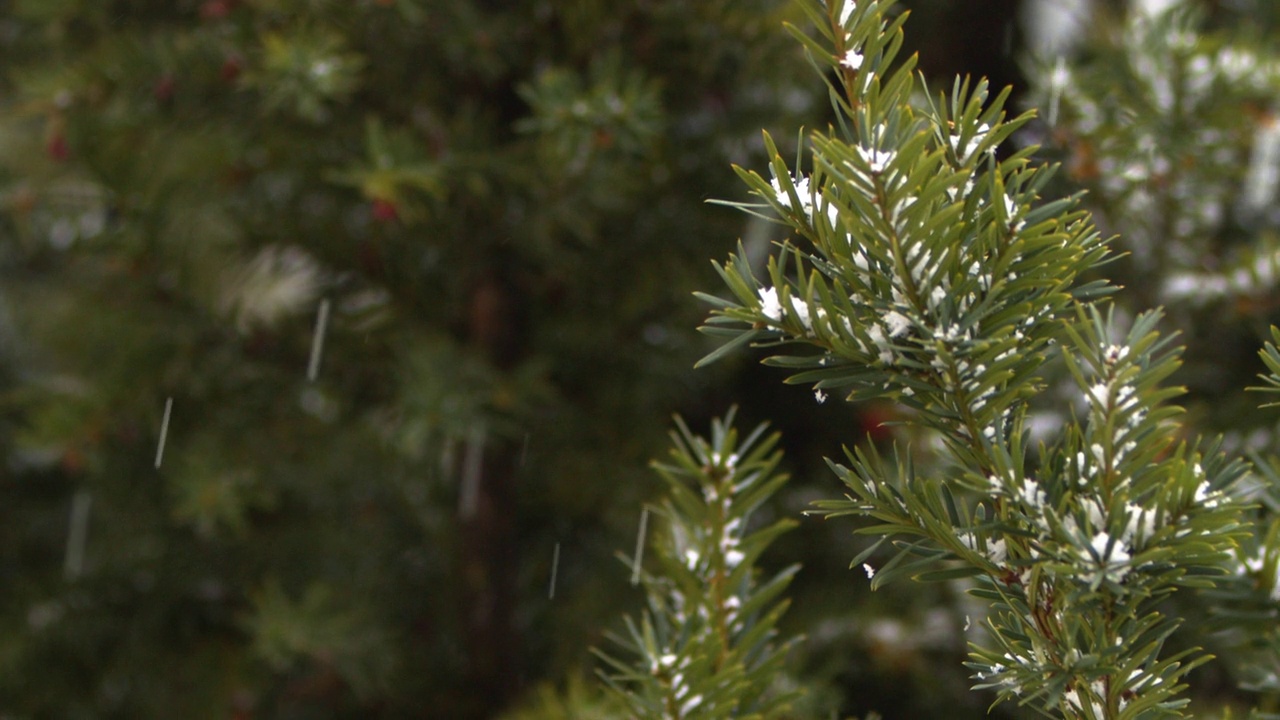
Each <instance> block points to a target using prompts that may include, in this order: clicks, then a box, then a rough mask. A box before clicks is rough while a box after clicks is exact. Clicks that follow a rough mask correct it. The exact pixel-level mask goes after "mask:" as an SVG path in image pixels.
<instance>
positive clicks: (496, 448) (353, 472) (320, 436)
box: [0, 0, 1277, 720]
mask: <svg viewBox="0 0 1280 720" xmlns="http://www.w3.org/2000/svg"><path fill="white" fill-rule="evenodd" d="M1052 5H1057V6H1058V7H1057V10H1059V11H1060V10H1061V9H1062V6H1067V5H1070V6H1072V7H1075V8H1077V9H1078V10H1079V12H1080V13H1082V14H1083V13H1085V10H1086V9H1087V6H1089V3H1084V2H1080V3H1074V4H1073V3H1047V4H1046V3H1038V2H1021V1H1019V0H950V1H947V0H914V1H913V2H904V3H902V6H903V7H907V8H911V9H912V11H913V18H912V20H911V22H910V23H909V25H908V34H907V37H908V44H909V45H910V46H911V48H912V49H913V50H915V51H918V52H919V53H920V57H921V68H922V70H923V72H924V73H925V74H926V75H927V76H928V77H930V78H931V79H932V80H933V81H934V82H937V83H939V85H938V87H949V85H950V82H951V79H952V78H953V77H955V76H956V75H957V74H962V75H963V74H971V75H975V76H987V77H990V78H991V79H992V82H993V84H994V85H995V86H996V87H1003V86H1005V85H1010V84H1012V85H1014V86H1015V88H1016V90H1015V103H1021V102H1023V99H1024V98H1025V97H1026V90H1027V88H1028V87H1030V86H1031V85H1032V84H1033V81H1034V77H1028V76H1031V75H1034V73H1035V71H1036V70H1035V69H1036V68H1037V67H1038V66H1037V65H1036V64H1035V63H1034V62H1031V61H1030V56H1031V55H1032V54H1033V53H1034V52H1036V51H1037V50H1038V49H1039V50H1043V49H1044V46H1045V45H1046V44H1052V43H1054V42H1057V40H1054V38H1055V37H1057V35H1055V34H1054V33H1055V31H1061V30H1064V29H1069V27H1068V26H1070V23H1065V24H1064V22H1063V20H1062V17H1063V16H1062V15H1060V14H1054V13H1053V12H1052V11H1053V8H1050V7H1049V6H1052ZM1093 5H1094V7H1093V15H1092V17H1093V20H1092V21H1084V20H1082V21H1081V23H1080V25H1079V29H1078V34H1077V35H1078V37H1077V41H1078V42H1080V43H1083V47H1086V48H1087V47H1088V44H1089V42H1090V41H1091V37H1092V35H1093V34H1096V33H1100V32H1101V30H1100V28H1104V27H1105V26H1106V24H1107V23H1108V22H1110V21H1112V20H1114V19H1115V18H1117V17H1119V15H1120V14H1122V13H1123V11H1124V7H1123V4H1121V3H1115V4H1107V3H1102V2H1098V3H1094V4H1093ZM1204 10H1205V11H1206V12H1207V13H1208V17H1209V22H1210V23H1213V24H1217V25H1220V26H1223V27H1237V26H1245V27H1247V28H1250V29H1251V32H1253V33H1254V34H1255V36H1256V37H1259V38H1263V39H1265V38H1266V37H1268V36H1267V33H1268V32H1269V29H1270V28H1274V27H1275V21H1276V15H1277V11H1276V7H1275V4H1274V3H1271V2H1268V0H1255V1H1254V2H1248V1H1246V0H1237V1H1235V2H1231V1H1229V0H1220V1H1219V2H1216V3H1204ZM802 19H803V17H802V15H801V13H800V12H799V11H798V9H797V8H795V7H794V6H792V5H791V4H789V3H788V2H786V0H735V1H730V0H699V1H698V2H686V1H684V0H523V1H520V2H500V1H498V0H163V1H161V0H2V1H0V209H2V214H0V399H2V400H3V402H2V403H0V468H2V470H0V472H2V473H3V474H2V475H0V508H2V509H0V513H2V515H0V517H2V518H3V521H2V522H0V718H28V717H30V718H37V717H40V718H165V717H170V718H171V717H183V718H347V717H350V718H399V717H419V718H421V717H426V718H448V719H457V720H473V719H475V720H478V719H480V718H496V717H502V716H504V714H506V715H507V716H508V717H517V716H519V717H524V718H534V717H544V718H551V717H566V718H568V717H579V718H585V717H608V709H607V705H606V704H604V703H603V701H601V700H600V699H599V693H598V691H597V690H596V689H595V685H594V681H593V680H592V679H591V677H590V672H591V668H592V667H593V666H594V661H593V659H592V657H591V656H590V652H589V651H590V648H591V647H592V646H603V645H607V643H608V640H607V638H606V637H605V633H606V632H607V631H608V630H610V629H611V628H612V629H616V628H617V627H618V624H619V618H620V617H621V615H622V613H624V612H628V611H634V610H635V609H636V608H637V607H638V606H639V602H640V600H641V595H640V592H641V591H640V590H639V589H638V588H635V587H633V586H632V585H631V584H630V583H629V570H628V568H627V567H626V566H625V564H623V563H622V562H620V561H619V560H618V558H617V557H616V554H617V553H619V552H624V553H627V554H629V553H630V552H631V548H632V547H633V545H634V542H635V535H636V532H637V526H638V524H639V519H640V514H641V507H642V505H643V503H644V502H646V501H647V500H650V499H652V498H653V496H654V494H655V493H656V492H658V491H659V489H660V486H659V482H658V481H657V480H656V478H655V477H654V476H653V475H652V474H651V473H650V471H649V470H648V469H647V467H646V465H647V461H648V460H649V459H650V458H652V457H655V456H658V455H661V454H662V453H664V452H665V448H666V447H667V440H666V433H667V431H668V429H669V427H670V418H671V416H672V414H674V413H679V414H681V415H682V416H683V417H685V418H686V419H687V420H688V422H689V423H690V425H691V426H693V427H694V428H695V429H702V428H705V426H706V424H707V422H708V420H709V419H710V418H711V417H713V416H715V415H718V414H721V413H723V412H724V411H725V410H727V409H728V408H729V407H730V406H731V405H734V404H737V405H739V406H740V408H741V410H740V417H741V418H743V424H744V425H751V424H754V423H756V422H760V421H764V420H768V421H770V422H771V423H772V424H773V425H774V426H775V427H777V428H778V429H780V430H781V431H782V432H783V446H784V447H785V448H786V451H787V460H786V463H787V467H788V469H789V471H790V472H791V474H792V476H793V479H792V481H791V484H790V485H789V486H788V488H787V490H786V491H785V492H784V493H783V494H782V496H781V497H780V499H779V501H778V503H777V505H776V506H775V507H773V508H771V512H773V513H788V514H794V515H798V514H799V512H800V511H802V510H803V509H804V508H805V507H806V506H807V505H808V503H809V502H811V501H812V500H815V499H819V498H822V497H830V496H833V495H837V494H838V493H839V492H840V488H839V487H838V483H837V482H836V481H835V479H834V478H833V477H832V476H831V474H830V473H829V472H828V470H827V469H826V467H825V465H824V463H823V461H822V458H823V457H824V456H831V455H836V454H838V453H839V452H840V447H841V445H842V444H844V443H856V442H888V441H889V440H890V439H891V433H892V432H893V430H891V429H889V428H888V427H886V426H884V425H883V424H882V423H884V422H886V421H891V420H893V419H894V418H895V409H894V408H892V407H888V406H879V405H871V406H856V407H855V406H849V405H843V404H841V403H838V402H828V403H826V404H823V405H818V404H816V403H815V402H814V397H813V395H812V394H811V393H810V392H808V391H806V390H805V389H804V388H795V387H787V386H783V385H782V384H781V383H780V380H781V375H780V374H779V373H777V372H773V371H770V370H768V369H765V368H762V367H760V366H759V365H758V360H759V358H758V357H757V356H754V355H752V354H750V353H743V354H741V355H740V356H739V357H735V358H732V359H730V360H727V361H724V362H721V363H719V364H716V365H713V366H711V367H708V368H705V369H699V370H694V369H693V364H694V363H695V361H696V360H697V359H698V358H699V357H701V356H702V355H704V354H705V353H706V352H708V351H709V350H711V349H712V347H713V345H711V344H710V343H709V342H708V341H707V340H705V339H704V338H702V337H701V336H699V335H698V333H697V332H696V330H695V328H696V326H697V324H698V323H699V321H700V320H701V319H702V317H703V316H704V314H705V310H706V308H705V307H703V306H701V305H700V304H699V303H698V302H697V301H696V300H695V299H694V298H693V297H692V293H693V292H694V291H695V290H704V291H712V292H714V291H716V290H717V289H718V287H719V285H718V283H719V281H718V279H717V277H716V275H715V273H714V271H713V269H712V267H711V264H710V262H709V261H710V259H711V258H721V257H723V256H724V255H725V254H726V253H728V252H730V251H731V250H732V249H733V248H734V247H735V245H736V243H738V242H739V240H741V242H742V243H743V246H744V248H745V250H746V252H747V253H748V254H749V255H751V256H752V257H754V258H757V259H760V258H763V257H764V255H765V254H766V253H767V252H768V250H769V243H770V241H771V240H774V239H777V237H776V233H777V232H778V230H777V229H776V228H775V227H773V226H770V225H768V224H767V223H763V222H760V221H758V220H752V219H751V218H749V217H748V216H746V215H743V214H741V213H737V212H735V211H733V210H731V209H728V208H725V207H723V206H718V205H715V204H710V203H708V202H707V201H708V200H712V199H727V200H743V199H745V192H744V190H743V188H742V187H741V186H740V184H739V183H738V181H737V179H736V178H735V176H734V174H733V172H732V171H731V168H730V166H731V165H732V164H734V163H736V164H740V165H743V166H747V167H751V168H755V169H760V168H763V166H764V164H765V158H764V156H763V144H762V142H761V140H760V131H761V130H762V129H767V130H769V131H770V132H771V133H772V134H773V135H774V137H776V138H778V139H779V141H780V142H782V143H783V145H784V146H785V148H786V149H785V152H794V151H795V149H796V142H797V131H798V130H799V128H801V127H809V128H813V127H823V126H825V125H826V123H827V122H828V121H829V120H830V109H829V105H828V103H827V100H826V97H825V94H824V93H825V90H824V86H823V85H822V83H821V81H820V79H819V78H818V77H816V76H815V74H814V70H813V68H812V67H811V66H810V65H809V63H808V62H807V60H806V58H805V57H804V55H803V53H802V51H801V48H800V46H799V44H798V43H796V42H795V41H794V40H793V39H792V38H790V37H789V36H788V35H787V33H786V32H784V31H783V29H782V24H783V22H785V21H793V22H797V23H800V22H801V21H802ZM1083 54H1084V55H1085V56H1087V55H1088V51H1087V50H1086V51H1084V53H1083ZM1033 132H1034V131H1033ZM1032 139H1035V140H1048V141H1050V145H1052V140H1053V138H1052V137H1051V136H1050V135H1049V134H1047V133H1044V132H1043V128H1041V137H1035V138H1032ZM1054 152H1055V151H1054V150H1053V148H1052V147H1051V148H1050V149H1049V150H1048V151H1047V156H1048V157H1051V158H1052V157H1055V155H1054ZM1069 152H1070V151H1069V150H1061V151H1058V155H1057V156H1056V157H1068V156H1069ZM1072 188H1073V186H1072V185H1071V183H1070V182H1069V180H1064V182H1063V188H1062V190H1063V192H1067V191H1070V190H1071V189H1072ZM1138 282H1139V283H1140V282H1141V281H1140V280H1139V281H1138ZM1153 282H1154V281H1153ZM1272 307H1273V305H1268V304H1264V305H1263V306H1261V307H1250V308H1245V309H1243V310H1241V313H1246V312H1247V313H1248V314H1250V317H1251V318H1252V320H1253V325H1255V326H1256V325H1258V322H1259V318H1266V317H1269V316H1270V314H1271V313H1272ZM1254 329H1255V330H1256V328H1254ZM1191 337H1194V335H1191ZM1239 337H1244V338H1245V339H1244V340H1239V341H1238V345H1239V350H1238V351H1235V350H1233V353H1234V354H1233V355H1232V356H1231V357H1229V358H1224V359H1222V360H1221V364H1222V365H1224V366H1230V368H1231V371H1233V372H1236V375H1237V376H1241V377H1245V378H1248V377H1250V376H1251V375H1250V373H1252V372H1256V366H1257V363H1256V361H1255V360H1254V359H1253V355H1252V354H1253V349H1252V348H1253V347H1256V345H1252V343H1253V340H1254V338H1255V335H1250V334H1248V333H1245V334H1243V335H1240V336H1239ZM1217 347H1218V348H1219V349H1220V348H1221V345H1219V346H1217ZM1237 356H1238V357H1237ZM1214 372H1216V371H1214ZM1214 372H1210V373H1209V374H1210V375H1212V376H1213V377H1215V378H1217V377H1219V376H1218V375H1215V374H1214ZM1223 372H1228V370H1223ZM1221 377H1236V376H1231V375H1225V376H1221ZM1218 382H1219V384H1224V382H1223V381H1221V380H1219V381H1218ZM1231 382H1232V383H1234V382H1235V381H1234V380H1232V381H1231ZM166 408H168V409H167V410H166ZM162 429H163V434H164V446H163V453H162V457H159V456H160V455H161V453H160V452H159V451H160V447H159V445H160V442H161V434H162ZM850 530H851V527H849V526H846V525H840V524H837V523H824V522H822V521H818V520H809V519H806V520H804V522H803V523H802V526H801V528H800V529H799V530H797V531H796V532H793V533H791V534H790V535H788V536H787V537H785V538H784V539H783V540H781V541H779V542H778V543H777V545H776V546H775V549H774V550H773V551H772V552H773V557H772V558H771V559H770V560H769V561H770V562H774V563H776V564H777V565H778V566H782V565H785V564H789V563H791V562H795V561H800V562H802V563H803V564H804V569H803V571H802V572H801V573H800V575H799V576H798V578H797V580H796V582H795V585H794V586H793V593H792V595H793V598H794V606H793V609H792V610H791V612H790V613H789V615H788V617H787V620H786V625H785V629H786V630H787V631H788V632H796V633H804V634H805V635H806V636H807V639H806V640H805V642H804V643H802V646H801V650H800V651H799V652H798V653H797V656H796V657H795V658H794V661H793V663H792V667H793V669H794V674H795V678H796V681H797V682H799V683H801V684H803V685H805V686H807V687H810V688H811V689H812V692H811V695H810V699H809V700H808V701H807V704H806V705H805V706H804V708H802V709H801V710H802V711H803V712H806V713H812V715H811V716H812V717H829V716H831V715H832V714H838V715H841V716H844V715H853V714H858V715H861V714H863V713H865V712H867V711H870V710H877V711H879V712H881V713H882V714H883V715H884V716H885V717H887V718H926V717H937V718H961V717H983V716H986V714H987V705H988V704H989V703H990V700H991V698H990V697H986V696H982V695H975V694H972V693H970V692H968V690H967V684H968V680H967V679H966V677H965V675H966V672H965V670H964V669H963V667H962V666H961V665H960V663H961V661H962V660H963V658H964V655H965V645H964V633H963V625H964V624H965V623H966V616H967V615H968V614H969V613H970V612H973V611H972V610H971V609H970V608H969V606H968V604H967V603H969V602H970V601H968V600H967V599H965V597H964V596H963V594H962V593H961V592H959V591H958V590H956V589H954V588H948V587H946V586H929V587H925V586H903V587H900V588H890V589H887V590H883V591H881V592H879V593H877V594H874V595H873V594H871V593H869V591H868V590H867V588H866V578H865V576H864V575H863V574H862V572H861V571H860V570H858V569H854V570H850V569H849V568H848V567H847V565H848V559H849V558H850V557H852V556H853V555H854V554H856V553H857V552H858V550H860V549H861V546H860V545H859V543H860V542H861V541H859V540H857V539H855V538H854V537H852V536H851V534H850ZM557 548H558V550H557ZM557 554H558V563H557V564H556V566H555V568H554V570H555V575H556V584H555V588H554V597H552V596H551V595H552V593H551V592H550V587H549V582H550V578H551V575H552V572H553V556H556V555H557ZM589 713H597V714H589ZM1020 713H1021V711H1020V710H1018V709H1017V708H1005V709H1001V710H998V711H997V716H1001V717H1005V716H1021V715H1020Z"/></svg>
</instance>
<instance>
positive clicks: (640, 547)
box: [631, 507, 649, 585]
mask: <svg viewBox="0 0 1280 720" xmlns="http://www.w3.org/2000/svg"><path fill="white" fill-rule="evenodd" d="M648 525H649V508H647V507H646V508H644V509H643V510H641V511H640V532H638V533H636V552H635V555H634V557H635V560H634V561H633V562H632V565H631V584H632V585H639V584H640V562H641V561H642V560H644V533H645V529H646V528H647V527H648Z"/></svg>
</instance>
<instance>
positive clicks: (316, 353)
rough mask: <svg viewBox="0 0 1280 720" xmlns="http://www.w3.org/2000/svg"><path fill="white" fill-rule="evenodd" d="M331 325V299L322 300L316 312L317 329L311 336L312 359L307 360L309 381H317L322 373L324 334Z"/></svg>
mask: <svg viewBox="0 0 1280 720" xmlns="http://www.w3.org/2000/svg"><path fill="white" fill-rule="evenodd" d="M328 327H329V299H328V298H325V299H324V300H321V301H320V311H319V312H318V313H316V330H315V334H313V335H312V336H311V359H310V360H309V361H308V362H307V381H308V382H315V380H316V376H317V375H319V374H320V354H321V353H322V352H323V351H324V334H325V331H326V330H327V329H328Z"/></svg>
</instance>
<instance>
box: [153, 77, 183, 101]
mask: <svg viewBox="0 0 1280 720" xmlns="http://www.w3.org/2000/svg"><path fill="white" fill-rule="evenodd" d="M176 87H177V85H176V83H174V81H173V75H171V74H169V73H165V74H164V75H161V76H160V79H159V80H157V81H156V84H155V86H154V87H152V88H151V92H152V94H154V95H155V97H156V102H159V103H168V102H169V101H170V100H172V99H173V91H174V89H175V88H176Z"/></svg>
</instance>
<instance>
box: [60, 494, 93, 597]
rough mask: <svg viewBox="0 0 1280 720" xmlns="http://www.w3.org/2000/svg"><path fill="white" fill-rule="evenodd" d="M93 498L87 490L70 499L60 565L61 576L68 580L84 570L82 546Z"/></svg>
mask: <svg viewBox="0 0 1280 720" xmlns="http://www.w3.org/2000/svg"><path fill="white" fill-rule="evenodd" d="M92 504H93V496H92V495H90V494H89V491H87V490H80V491H77V492H76V494H75V495H73V496H72V497H71V520H70V522H69V523H68V526H69V527H68V530H67V555H66V559H65V561H64V562H63V565H62V575H63V577H65V578H66V579H68V580H74V579H76V578H77V577H79V576H80V572H81V570H83V569H84V546H85V541H86V539H87V538H88V536H89V506H90V505H92Z"/></svg>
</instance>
